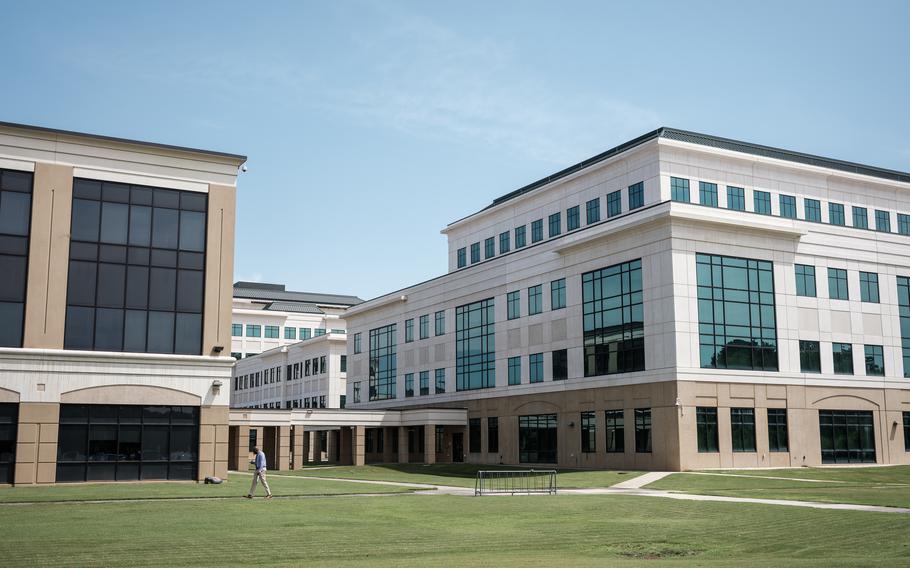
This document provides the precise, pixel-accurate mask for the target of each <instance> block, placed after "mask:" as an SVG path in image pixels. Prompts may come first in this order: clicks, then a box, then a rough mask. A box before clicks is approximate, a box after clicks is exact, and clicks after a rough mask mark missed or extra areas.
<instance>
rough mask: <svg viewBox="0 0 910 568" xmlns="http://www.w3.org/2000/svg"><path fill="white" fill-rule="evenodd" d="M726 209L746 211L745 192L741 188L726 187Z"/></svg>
mask: <svg viewBox="0 0 910 568" xmlns="http://www.w3.org/2000/svg"><path fill="white" fill-rule="evenodd" d="M727 209H733V210H734V211H745V210H746V190H745V189H743V188H741V187H734V186H732V185H728V186H727Z"/></svg>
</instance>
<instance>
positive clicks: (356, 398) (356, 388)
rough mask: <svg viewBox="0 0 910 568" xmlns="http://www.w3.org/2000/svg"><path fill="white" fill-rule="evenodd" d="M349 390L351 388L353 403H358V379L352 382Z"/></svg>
mask: <svg viewBox="0 0 910 568" xmlns="http://www.w3.org/2000/svg"><path fill="white" fill-rule="evenodd" d="M351 390H352V393H351V394H352V395H353V396H352V398H353V399H354V403H355V404H357V403H359V402H360V381H357V382H356V383H354V386H353V387H352V389H351Z"/></svg>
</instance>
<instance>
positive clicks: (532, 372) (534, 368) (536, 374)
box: [528, 353, 543, 383]
mask: <svg viewBox="0 0 910 568" xmlns="http://www.w3.org/2000/svg"><path fill="white" fill-rule="evenodd" d="M528 371H529V375H528V376H529V380H530V382H532V383H540V382H543V353H534V354H533V355H528Z"/></svg>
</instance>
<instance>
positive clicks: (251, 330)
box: [246, 324, 262, 337]
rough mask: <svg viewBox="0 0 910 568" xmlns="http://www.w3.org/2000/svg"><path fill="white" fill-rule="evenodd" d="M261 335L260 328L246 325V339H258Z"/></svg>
mask: <svg viewBox="0 0 910 568" xmlns="http://www.w3.org/2000/svg"><path fill="white" fill-rule="evenodd" d="M261 335H262V326H258V325H251V324H246V336H247V337H259V336H261Z"/></svg>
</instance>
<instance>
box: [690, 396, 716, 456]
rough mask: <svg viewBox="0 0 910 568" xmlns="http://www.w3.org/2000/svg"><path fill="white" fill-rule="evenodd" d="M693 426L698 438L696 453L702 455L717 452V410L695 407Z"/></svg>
mask: <svg viewBox="0 0 910 568" xmlns="http://www.w3.org/2000/svg"><path fill="white" fill-rule="evenodd" d="M695 426H696V430H697V436H698V451H699V452H700V453H703V454H704V453H713V452H717V451H718V443H717V408H713V407H706V406H699V407H697V408H696V409H695Z"/></svg>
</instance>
